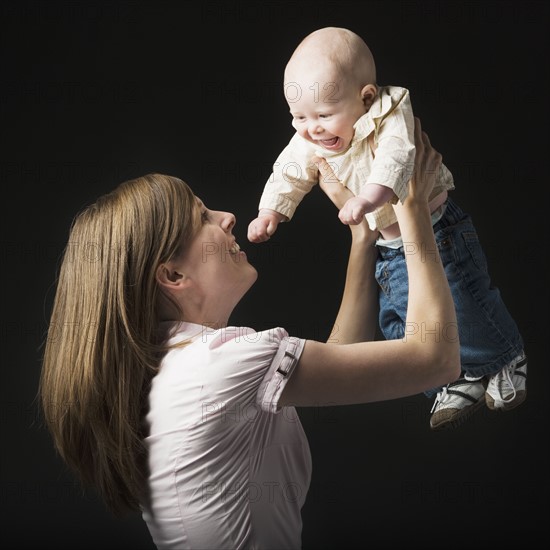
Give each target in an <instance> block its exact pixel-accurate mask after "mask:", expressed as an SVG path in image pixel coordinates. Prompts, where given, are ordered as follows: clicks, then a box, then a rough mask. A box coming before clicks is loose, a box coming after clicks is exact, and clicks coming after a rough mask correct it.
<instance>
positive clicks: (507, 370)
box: [497, 365, 516, 403]
mask: <svg viewBox="0 0 550 550" xmlns="http://www.w3.org/2000/svg"><path fill="white" fill-rule="evenodd" d="M503 371H504V373H503V376H502V378H503V380H502V382H503V383H504V382H506V383H507V384H508V386H510V388H512V393H511V394H510V395H509V396H508V397H507V398H506V399H505V398H504V395H503V394H502V390H501V385H500V384H498V385H497V389H498V393H499V395H500V399H501V401H502V402H503V403H509V402H510V401H513V400H514V399H515V398H516V386H514V381H513V380H512V376H513V375H514V373H515V371H516V366H515V365H514V366H513V367H504V369H503ZM499 382H500V380H499Z"/></svg>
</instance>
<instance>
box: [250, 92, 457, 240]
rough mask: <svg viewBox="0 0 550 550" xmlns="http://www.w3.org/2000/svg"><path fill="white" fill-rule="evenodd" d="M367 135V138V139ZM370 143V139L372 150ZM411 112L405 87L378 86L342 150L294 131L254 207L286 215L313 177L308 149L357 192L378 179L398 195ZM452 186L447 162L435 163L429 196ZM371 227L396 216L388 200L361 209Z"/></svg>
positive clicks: (405, 171) (408, 164)
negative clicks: (435, 174)
mask: <svg viewBox="0 0 550 550" xmlns="http://www.w3.org/2000/svg"><path fill="white" fill-rule="evenodd" d="M371 138H372V139H371ZM371 143H374V144H376V155H374V152H373V149H372V146H371ZM415 153H416V148H415V145H414V115H413V110H412V106H411V101H410V95H409V91H408V90H407V89H405V88H401V87H399V86H382V87H379V88H378V95H377V97H376V99H375V101H374V103H373V104H372V106H371V108H370V109H369V111H368V112H367V113H365V114H364V115H363V116H362V117H361V118H360V119H359V120H358V121H357V122H356V123H355V124H354V136H353V138H352V140H351V143H350V145H349V147H348V148H347V149H346V150H345V151H341V152H337V153H333V152H331V151H328V150H325V149H320V148H319V147H317V146H316V145H314V144H313V143H311V142H309V141H307V140H306V139H304V138H302V137H301V136H300V135H299V134H298V133H296V134H294V136H293V137H292V139H291V140H290V142H289V143H288V145H287V146H286V147H285V148H284V149H283V151H282V152H281V153H280V154H279V156H278V157H277V160H276V161H275V163H274V164H273V171H272V173H271V175H270V177H269V179H268V180H267V183H266V184H265V187H264V190H263V193H262V196H261V198H260V204H259V209H262V208H269V209H270V210H275V211H276V212H279V213H280V214H283V215H285V216H286V217H287V218H288V219H289V220H290V219H292V216H293V215H294V212H295V210H296V208H297V207H298V204H300V202H301V201H302V199H303V198H304V196H305V195H306V194H307V193H309V192H310V191H311V189H312V188H313V186H314V185H316V184H317V183H318V182H319V179H318V171H317V168H316V167H315V166H313V165H312V164H311V158H312V156H313V155H314V154H316V155H318V156H322V157H324V158H326V159H327V161H328V162H329V164H330V165H331V167H332V170H333V172H334V174H335V175H336V177H337V178H338V179H339V180H340V182H341V183H342V184H343V185H345V186H346V187H348V188H349V189H350V190H351V191H352V192H353V194H354V195H358V194H359V192H360V191H361V188H362V187H363V185H365V184H367V183H378V184H380V185H385V186H387V187H389V188H391V189H392V190H393V192H394V194H395V196H396V197H397V198H398V199H399V200H400V201H404V200H405V198H406V196H407V184H408V182H409V179H410V178H411V176H412V173H413V169H414V158H415ZM451 189H454V181H453V176H452V174H451V172H450V171H449V170H448V168H447V167H446V166H445V165H444V164H441V168H440V170H439V174H438V177H437V180H436V183H435V185H434V189H433V191H432V194H431V197H430V198H433V197H435V196H436V195H439V194H440V193H441V192H442V191H445V190H448V191H449V190H451ZM366 218H367V221H368V223H369V226H370V228H371V229H373V230H375V229H384V227H388V226H389V225H391V224H393V223H395V222H396V221H397V218H396V216H395V212H394V210H393V207H392V205H391V202H388V203H386V204H384V205H383V206H381V207H379V208H377V209H376V210H375V211H374V212H370V213H368V214H366Z"/></svg>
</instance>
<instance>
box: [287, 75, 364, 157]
mask: <svg viewBox="0 0 550 550" xmlns="http://www.w3.org/2000/svg"><path fill="white" fill-rule="evenodd" d="M305 73H307V71H305V72H302V74H300V78H299V79H298V78H295V79H294V80H293V79H292V75H288V78H286V79H285V98H286V100H287V103H288V106H289V108H290V114H291V115H292V126H294V128H295V129H296V131H297V132H298V133H299V134H300V136H301V137H303V138H304V139H306V140H307V141H310V142H311V143H314V144H315V145H318V146H320V147H321V148H323V149H326V150H328V151H333V152H338V153H339V152H342V151H345V150H346V149H347V148H348V147H349V145H350V143H351V140H352V138H353V135H354V128H353V125H354V124H355V123H356V122H357V120H358V119H359V118H360V117H361V116H363V115H364V114H365V112H366V111H367V109H366V107H365V104H364V102H363V99H362V97H361V89H359V88H357V89H356V88H355V87H353V86H351V85H349V84H348V83H346V81H345V79H333V78H334V77H330V76H329V78H326V77H323V76H321V75H319V74H315V72H314V71H311V72H310V74H309V75H308V74H305Z"/></svg>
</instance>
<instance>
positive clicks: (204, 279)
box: [178, 198, 258, 322]
mask: <svg viewBox="0 0 550 550" xmlns="http://www.w3.org/2000/svg"><path fill="white" fill-rule="evenodd" d="M196 207H197V209H198V210H199V213H200V220H201V225H200V228H199V230H198V232H197V234H196V235H195V237H194V238H193V240H192V241H191V243H189V244H188V245H187V247H186V250H185V252H184V253H183V255H182V258H181V260H180V261H179V262H178V263H179V264H180V268H181V270H182V272H183V273H184V274H185V276H186V277H188V278H191V279H192V282H193V288H194V291H196V298H197V300H201V299H203V300H205V303H207V306H206V310H208V311H210V310H212V305H213V304H214V305H215V306H216V309H220V311H222V309H223V310H226V309H228V308H229V310H231V309H233V308H234V307H235V306H236V305H237V303H238V302H239V301H240V299H241V298H242V297H243V296H244V294H246V292H247V291H248V290H249V288H250V287H251V286H252V285H253V284H254V282H255V281H256V279H257V276H258V273H257V271H256V269H255V268H254V267H252V266H251V265H250V264H249V263H248V260H247V257H246V254H245V253H244V252H243V251H242V250H240V247H239V245H238V244H237V242H236V241H235V237H234V235H233V233H232V230H233V227H234V225H235V223H236V219H235V216H234V215H233V214H231V213H229V212H221V211H217V210H209V209H208V208H207V207H206V206H205V205H204V204H203V202H202V201H201V200H200V199H199V198H197V205H196ZM205 321H206V322H207V321H208V319H206V320H205Z"/></svg>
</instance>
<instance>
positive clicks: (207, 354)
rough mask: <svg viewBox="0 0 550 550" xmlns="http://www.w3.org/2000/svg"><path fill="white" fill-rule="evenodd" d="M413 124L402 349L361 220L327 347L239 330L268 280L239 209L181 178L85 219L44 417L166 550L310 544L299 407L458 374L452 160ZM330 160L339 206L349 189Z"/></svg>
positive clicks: (120, 195) (114, 200)
mask: <svg viewBox="0 0 550 550" xmlns="http://www.w3.org/2000/svg"><path fill="white" fill-rule="evenodd" d="M416 124H417V125H416V129H415V138H416V143H417V147H418V150H417V160H416V175H415V177H414V178H413V180H411V182H410V184H409V185H410V194H409V198H407V200H406V202H405V204H404V205H400V206H395V208H396V211H397V215H398V219H399V223H400V227H401V231H402V234H403V237H404V242H405V243H406V245H405V247H406V253H407V267H408V275H409V280H410V284H409V287H410V294H409V307H408V312H407V332H406V337H405V338H404V339H403V340H394V341H384V342H379V341H377V342H373V341H372V339H373V338H374V334H375V328H376V303H377V299H376V283H375V281H374V276H373V269H374V260H375V254H376V250H375V247H374V246H373V243H374V240H375V235H373V234H372V233H371V232H370V231H369V229H368V226H367V225H366V223H363V224H361V225H357V226H352V227H351V231H352V245H351V251H350V257H349V263H348V270H347V276H346V284H345V289H344V295H343V298H342V302H341V306H340V310H339V312H338V315H337V319H336V324H337V325H338V335H339V337H340V340H339V343H338V344H328V343H327V344H325V343H321V342H316V341H312V340H307V341H306V340H304V339H301V338H296V337H292V336H291V335H288V334H287V333H286V331H285V330H284V329H283V328H279V327H277V328H273V329H271V330H268V331H263V332H260V333H258V332H255V331H254V330H252V329H250V328H246V327H231V326H228V321H229V317H230V315H231V312H232V311H233V309H234V307H235V306H236V305H237V304H238V302H239V301H240V299H241V298H242V297H243V296H244V295H245V293H246V292H247V291H248V289H249V288H250V287H251V286H252V285H253V283H254V282H255V280H256V277H257V273H256V270H255V269H254V268H253V267H252V266H251V265H250V264H249V263H248V261H247V259H246V255H245V254H244V252H242V251H240V250H239V247H238V245H237V244H236V242H235V238H234V236H233V234H232V228H233V226H234V224H235V217H234V216H233V215H232V214H229V213H227V212H218V211H212V210H209V209H208V208H207V207H206V206H205V205H204V204H203V203H202V201H201V200H200V199H199V198H198V197H195V196H194V195H193V193H192V191H191V189H190V188H189V187H188V186H187V185H186V184H185V183H184V182H182V181H181V180H178V179H177V178H173V177H169V176H163V175H159V174H151V175H148V176H145V177H142V178H138V179H136V180H131V181H128V182H125V183H123V184H121V185H120V186H119V187H118V188H117V189H115V190H114V191H113V192H112V193H110V194H108V195H106V196H103V197H101V198H100V199H99V200H98V201H97V202H96V203H95V204H93V205H92V206H90V207H88V208H87V209H86V210H84V211H83V212H82V213H80V214H79V215H78V216H77V217H76V219H75V222H74V224H73V227H72V230H71V235H70V239H69V244H70V246H68V247H67V248H66V252H65V255H64V258H63V262H62V266H61V271H60V276H59V281H58V286H57V292H56V296H55V302H54V306H53V311H52V316H51V324H50V330H49V334H48V339H47V343H46V348H45V355H44V363H43V369H42V377H41V387H40V391H41V398H42V404H43V408H44V414H45V419H46V423H47V426H48V428H49V430H50V432H51V434H52V436H53V439H54V443H55V446H56V448H57V449H58V451H59V452H60V454H61V456H62V458H63V459H64V460H65V461H66V462H67V464H69V465H70V466H71V467H72V468H73V469H74V470H75V471H76V472H77V474H78V475H79V476H80V478H81V479H82V481H83V482H84V483H86V484H89V485H91V486H93V487H95V488H96V489H97V490H98V491H99V493H100V494H101V496H102V497H103V498H104V500H105V502H106V504H107V505H108V506H109V508H110V509H112V510H113V511H114V512H116V513H119V512H122V511H124V510H127V509H130V510H141V511H142V513H143V517H144V520H145V521H146V522H147V525H148V528H149V530H150V532H151V535H152V537H153V540H154V542H155V544H156V545H157V547H158V548H299V547H300V545H301V540H300V539H301V527H302V525H301V517H300V508H301V506H302V505H303V503H304V501H305V498H306V493H307V489H308V486H309V479H310V471H311V461H310V455H309V448H308V444H307V439H306V437H305V435H304V432H303V430H302V427H301V425H300V421H299V418H298V416H297V414H296V411H295V409H294V407H295V406H317V405H322V404H325V403H330V404H331V405H334V404H353V403H366V402H372V401H379V400H383V399H394V398H398V397H403V396H407V395H412V394H416V393H419V392H421V391H423V390H425V389H426V388H430V387H436V386H439V385H443V384H446V383H448V382H450V381H452V380H455V379H456V378H457V377H458V375H459V372H460V365H459V347H458V338H457V337H456V330H455V329H456V317H455V312H454V306H453V302H452V298H451V295H450V291H449V287H448V284H447V280H446V277H445V274H444V272H443V269H442V267H441V263H440V262H439V255H438V251H437V247H436V245H435V241H434V237H433V233H432V228H431V222H430V216H429V207H428V199H427V197H428V196H429V192H430V190H431V187H432V186H433V177H434V174H435V173H436V170H433V166H434V163H435V164H437V163H439V162H441V157H440V155H439V154H438V153H437V152H435V151H434V150H433V149H432V148H431V146H430V143H429V141H428V139H427V136H426V135H425V134H423V133H422V131H421V128H420V123H419V121H418V120H417V121H416ZM317 160H318V166H319V170H320V173H321V181H320V185H321V187H322V188H323V190H324V191H325V193H327V195H328V196H329V197H330V198H331V200H332V201H333V203H334V204H335V205H336V206H337V207H338V208H340V207H341V206H342V205H343V204H344V202H345V200H346V199H347V198H348V196H349V195H348V191H347V190H346V189H345V188H344V187H343V186H342V185H340V184H339V183H338V182H337V181H336V180H335V178H334V174H332V173H331V171H330V167H329V166H328V164H327V163H326V162H325V161H324V160H323V159H317ZM426 166H429V167H430V168H432V170H430V171H428V170H427V169H426Z"/></svg>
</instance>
